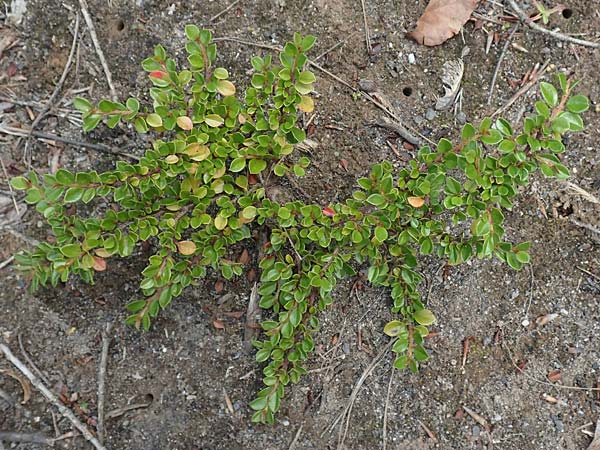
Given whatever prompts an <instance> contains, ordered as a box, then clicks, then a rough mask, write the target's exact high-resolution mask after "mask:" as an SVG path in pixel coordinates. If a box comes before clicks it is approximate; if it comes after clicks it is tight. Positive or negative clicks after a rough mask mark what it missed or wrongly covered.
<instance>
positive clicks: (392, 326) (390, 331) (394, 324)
mask: <svg viewBox="0 0 600 450" xmlns="http://www.w3.org/2000/svg"><path fill="white" fill-rule="evenodd" d="M404 329H406V324H405V323H404V322H400V321H399V320H392V321H391V322H388V323H387V324H386V325H385V327H383V332H384V333H385V334H387V335H388V336H391V337H394V336H398V335H399V334H400V332H401V331H402V330H404Z"/></svg>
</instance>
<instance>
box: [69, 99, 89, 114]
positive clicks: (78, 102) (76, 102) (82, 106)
mask: <svg viewBox="0 0 600 450" xmlns="http://www.w3.org/2000/svg"><path fill="white" fill-rule="evenodd" d="M73 106H74V107H75V109H77V110H79V111H81V112H84V113H86V112H88V111H90V110H91V109H92V108H93V106H92V104H91V103H90V102H89V101H88V100H86V99H85V98H83V97H75V98H74V99H73Z"/></svg>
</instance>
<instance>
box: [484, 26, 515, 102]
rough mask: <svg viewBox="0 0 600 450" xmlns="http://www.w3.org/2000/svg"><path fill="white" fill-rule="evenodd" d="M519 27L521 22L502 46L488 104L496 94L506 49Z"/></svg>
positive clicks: (491, 83)
mask: <svg viewBox="0 0 600 450" xmlns="http://www.w3.org/2000/svg"><path fill="white" fill-rule="evenodd" d="M518 29H519V24H517V25H515V26H514V28H513V29H512V31H511V32H510V34H509V35H508V37H507V38H506V42H505V43H504V47H502V52H501V53H500V56H499V57H498V62H497V63H496V67H495V68H494V73H493V75H492V81H491V82H490V90H489V92H488V98H487V104H488V105H490V104H491V103H492V96H493V95H494V87H495V86H496V78H497V77H498V72H499V71H500V66H501V65H502V61H503V60H504V57H505V56H506V50H507V49H508V45H509V44H510V40H511V39H512V37H513V35H514V34H515V32H516V31H517V30H518Z"/></svg>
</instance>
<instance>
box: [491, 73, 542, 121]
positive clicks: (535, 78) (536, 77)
mask: <svg viewBox="0 0 600 450" xmlns="http://www.w3.org/2000/svg"><path fill="white" fill-rule="evenodd" d="M549 64H550V61H546V62H544V64H543V65H542V67H540V69H539V70H538V71H537V72H536V74H535V75H532V78H531V81H529V83H527V84H526V85H524V86H523V87H522V88H521V89H519V90H518V91H517V92H516V94H515V95H513V96H512V97H511V98H510V100H508V102H506V104H505V105H504V106H502V107H501V108H498V109H497V110H496V111H494V113H493V114H492V117H495V116H497V115H498V114H502V113H503V112H504V111H506V110H507V109H508V108H510V107H511V106H512V105H513V103H514V102H516V101H517V100H518V99H519V98H520V97H521V96H522V95H523V94H525V93H526V92H527V91H528V90H529V89H531V88H532V87H533V86H534V85H535V84H536V83H537V82H538V80H539V79H540V77H541V76H542V75H543V74H544V72H545V71H546V67H548V65H549Z"/></svg>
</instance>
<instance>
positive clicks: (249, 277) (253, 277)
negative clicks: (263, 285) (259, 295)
mask: <svg viewBox="0 0 600 450" xmlns="http://www.w3.org/2000/svg"><path fill="white" fill-rule="evenodd" d="M246 279H247V280H248V282H250V283H252V282H253V281H254V280H256V270H254V269H250V270H249V271H248V272H246Z"/></svg>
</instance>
